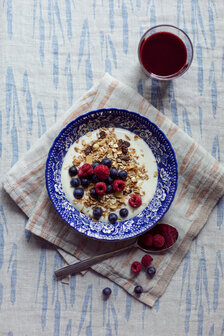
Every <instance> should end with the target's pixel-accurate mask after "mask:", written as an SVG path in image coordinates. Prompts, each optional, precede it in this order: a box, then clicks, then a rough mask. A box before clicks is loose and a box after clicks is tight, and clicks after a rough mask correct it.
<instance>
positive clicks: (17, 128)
mask: <svg viewBox="0 0 224 336" xmlns="http://www.w3.org/2000/svg"><path fill="white" fill-rule="evenodd" d="M223 10H224V4H223V2H222V1H221V0H217V1H212V0H207V1H202V0H192V1H186V0H185V1H183V0H176V1H173V0H166V1H165V0H162V1H155V0H149V1H142V0H136V1H134V0H117V1H116V0H110V1H105V0H99V1H96V0H95V1H94V0H93V1H87V0H86V1H82V2H81V1H79V2H78V1H75V0H73V1H72V0H71V1H70V0H66V1H58V0H48V1H43V0H42V1H41V0H34V1H28V0H23V1H22V0H18V1H12V0H3V1H1V2H0V156H1V176H2V177H3V176H4V174H5V172H6V171H8V170H9V168H10V167H12V166H13V165H14V163H15V162H16V161H17V160H18V159H19V158H21V157H22V155H23V154H24V153H25V152H26V151H27V149H28V148H30V146H31V145H32V144H34V143H35V141H36V139H37V138H39V137H40V136H41V134H43V133H44V132H45V130H46V129H48V128H49V127H50V126H51V125H52V123H53V122H54V121H55V120H57V118H59V116H61V115H62V114H63V112H64V111H66V110H67V109H68V108H69V107H70V106H71V105H72V103H73V102H74V101H75V100H76V99H77V98H78V97H80V95H81V94H83V93H84V92H85V91H86V90H87V89H89V88H90V87H91V86H92V84H93V83H94V81H95V80H96V79H98V78H99V77H100V76H101V75H102V74H103V72H105V71H107V72H109V73H111V74H112V75H113V76H114V77H116V78H118V79H121V80H122V81H123V82H124V83H127V84H128V85H130V86H132V87H133V88H134V89H135V90H137V91H138V92H139V93H141V94H142V95H143V96H144V97H145V98H147V99H148V100H149V101H150V102H151V103H152V104H153V105H154V106H155V107H157V108H158V109H159V110H160V111H161V112H162V113H164V114H165V115H166V116H167V117H169V118H170V119H171V120H172V121H174V122H175V123H176V124H178V125H179V126H180V127H181V128H183V129H184V130H185V132H187V133H188V134H189V135H190V136H192V137H193V138H194V139H195V140H197V141H198V142H199V143H200V144H201V145H202V146H204V148H205V149H206V150H207V151H208V152H209V153H211V154H212V155H213V156H214V157H215V158H216V159H217V160H219V161H220V162H222V163H223V162H224V158H223V154H224V149H223V146H222V144H223V126H224V120H223V110H222V106H223V104H222V99H223V98H222V93H223V89H224V81H223V75H224V42H223V29H224V20H223V14H222V13H223ZM160 23H170V24H174V25H178V26H179V27H180V28H183V29H184V30H185V31H186V32H187V33H188V34H189V36H190V37H191V39H192V42H193V45H194V50H195V55H194V61H193V63H192V66H191V68H190V70H189V71H188V72H187V73H186V74H185V75H184V76H183V77H181V78H179V79H178V80H176V81H173V82H169V83H158V82H156V81H151V80H150V79H147V78H146V77H145V76H144V75H143V74H142V72H141V71H140V68H139V65H138V59H137V46H138V41H139V38H140V36H141V35H142V33H143V32H144V31H145V30H146V29H148V28H149V27H150V26H152V25H155V24H160ZM223 204H224V201H223V200H221V201H220V202H219V204H218V206H217V208H216V209H215V210H214V211H213V213H212V216H211V217H210V219H209V221H208V223H207V225H206V227H205V228H204V229H203V230H202V232H201V234H200V235H199V237H198V239H196V240H195V242H194V243H193V245H192V247H191V250H190V252H189V253H188V255H187V256H186V258H185V260H184V261H183V263H182V264H181V266H180V268H179V269H178V271H177V273H176V274H175V277H174V278H173V279H172V282H171V283H170V285H169V286H168V288H167V291H166V292H165V294H164V295H163V297H162V298H161V299H160V300H159V301H157V303H156V305H155V307H154V308H153V309H149V308H147V307H146V306H145V305H143V304H141V303H139V302H137V301H136V300H134V299H132V298H131V296H130V295H128V294H126V293H125V292H124V291H123V290H122V289H121V288H120V287H118V286H117V285H115V284H112V283H111V282H109V280H107V279H104V278H100V277H99V276H98V275H97V276H96V275H95V274H94V273H92V272H88V273H87V274H86V275H85V277H82V276H76V277H72V281H71V286H70V287H69V286H67V285H65V284H61V283H55V282H54V281H53V279H52V275H53V271H54V270H55V269H56V268H58V267H59V266H60V265H62V260H61V258H60V256H59V255H58V253H56V252H55V250H54V249H51V248H50V247H47V246H46V245H45V244H44V243H43V241H39V240H38V239H36V238H35V237H34V236H32V235H29V234H27V233H26V232H24V226H25V225H26V218H24V214H23V213H22V212H21V211H20V210H19V209H18V207H17V206H16V205H15V204H14V203H13V202H12V201H11V199H10V198H9V197H8V196H7V195H6V194H5V193H4V192H3V191H2V192H1V204H0V334H1V335H10V336H12V335H30V334H31V333H32V334H33V335H98V334H99V335H136V334H140V335H148V334H152V335H162V336H163V335H167V334H168V335H209V336H210V335H223V334H224V319H223V308H224V297H223V288H224V286H223V260H224V259H223V258H224V257H223V250H222V247H223V243H222V242H223V238H224V228H223ZM105 286H111V287H112V290H113V295H112V296H111V298H110V300H109V301H106V302H104V301H103V300H102V298H101V290H102V288H104V287H105ZM177 316H178V318H177Z"/></svg>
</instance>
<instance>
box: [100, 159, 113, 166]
mask: <svg viewBox="0 0 224 336" xmlns="http://www.w3.org/2000/svg"><path fill="white" fill-rule="evenodd" d="M101 164H104V165H106V166H107V167H109V168H110V167H111V165H112V162H111V160H110V159H108V158H105V159H103V160H102V161H101Z"/></svg>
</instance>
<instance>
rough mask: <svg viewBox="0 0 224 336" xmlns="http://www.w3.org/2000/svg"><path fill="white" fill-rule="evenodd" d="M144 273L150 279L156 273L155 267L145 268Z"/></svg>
mask: <svg viewBox="0 0 224 336" xmlns="http://www.w3.org/2000/svg"><path fill="white" fill-rule="evenodd" d="M146 272H147V274H148V275H149V276H151V277H152V276H153V275H154V274H155V273H156V269H155V267H153V266H149V267H148V268H147V270H146Z"/></svg>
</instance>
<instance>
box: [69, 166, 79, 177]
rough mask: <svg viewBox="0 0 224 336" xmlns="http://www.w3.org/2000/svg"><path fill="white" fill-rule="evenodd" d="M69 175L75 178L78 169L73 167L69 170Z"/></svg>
mask: <svg viewBox="0 0 224 336" xmlns="http://www.w3.org/2000/svg"><path fill="white" fill-rule="evenodd" d="M68 173H69V175H70V176H71V177H72V176H75V175H77V173H78V169H77V168H76V167H75V166H72V167H70V168H69V170H68Z"/></svg>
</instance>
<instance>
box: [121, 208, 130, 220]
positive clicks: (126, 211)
mask: <svg viewBox="0 0 224 336" xmlns="http://www.w3.org/2000/svg"><path fill="white" fill-rule="evenodd" d="M119 215H120V216H121V217H122V218H125V217H127V215H128V209H126V208H122V209H121V210H120V211H119Z"/></svg>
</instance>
